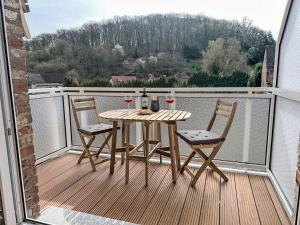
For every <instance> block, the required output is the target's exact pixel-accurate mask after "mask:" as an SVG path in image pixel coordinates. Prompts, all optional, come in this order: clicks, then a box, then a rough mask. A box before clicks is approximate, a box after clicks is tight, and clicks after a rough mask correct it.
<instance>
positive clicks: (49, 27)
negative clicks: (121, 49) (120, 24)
mask: <svg viewBox="0 0 300 225" xmlns="http://www.w3.org/2000/svg"><path fill="white" fill-rule="evenodd" d="M286 2H287V0H51V1H46V0H29V6H30V13H27V14H26V17H27V22H28V25H29V29H30V32H31V35H32V37H35V36H37V35H39V34H41V33H52V32H55V31H56V30H58V29H69V28H76V27H80V26H81V25H82V24H85V23H88V22H95V21H101V20H103V19H109V18H113V17H114V16H124V15H129V16H134V15H147V14H153V13H189V14H203V15H206V16H210V17H214V18H217V19H229V20H232V19H234V20H238V21H242V19H243V18H244V17H247V18H249V19H250V20H251V21H252V22H253V25H255V26H258V27H260V28H262V29H264V30H267V31H271V32H272V34H273V37H274V38H275V39H277V36H278V33H279V29H280V25H281V21H282V17H283V13H284V9H285V6H286Z"/></svg>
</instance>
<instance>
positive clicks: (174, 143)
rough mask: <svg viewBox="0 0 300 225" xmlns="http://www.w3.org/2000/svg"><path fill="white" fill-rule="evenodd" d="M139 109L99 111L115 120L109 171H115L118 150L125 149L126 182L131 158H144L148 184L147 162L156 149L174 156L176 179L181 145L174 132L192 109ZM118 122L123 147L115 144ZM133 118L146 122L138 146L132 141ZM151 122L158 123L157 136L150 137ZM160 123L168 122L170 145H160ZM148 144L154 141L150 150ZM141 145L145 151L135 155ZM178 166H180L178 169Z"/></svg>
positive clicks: (112, 120)
mask: <svg viewBox="0 0 300 225" xmlns="http://www.w3.org/2000/svg"><path fill="white" fill-rule="evenodd" d="M139 111H140V110H137V109H119V110H111V111H106V112H103V113H100V114H99V117H100V118H103V119H108V120H110V121H111V122H112V123H113V131H112V146H111V153H112V154H111V162H110V173H113V172H114V164H115V152H116V151H118V152H122V149H123V150H124V152H125V155H126V161H125V162H126V163H125V165H126V166H125V167H126V179H125V182H126V184H127V183H128V181H129V160H130V159H134V160H141V161H144V162H145V182H146V186H147V185H148V162H149V159H150V158H151V156H152V155H153V154H154V153H158V154H160V155H164V156H167V157H170V158H171V167H172V179H173V182H174V183H176V178H177V170H180V154H179V145H178V137H177V135H175V131H176V130H177V121H185V120H186V119H188V118H190V117H191V115H192V114H191V113H190V112H187V111H180V110H160V111H158V112H155V113H152V114H149V115H140V114H139ZM118 122H122V125H123V126H122V130H123V131H124V132H122V145H124V146H122V147H121V148H119V149H117V148H116V140H117V128H118ZM133 122H141V123H143V141H142V142H140V143H138V144H137V145H135V146H132V145H130V129H129V127H130V124H131V123H133ZM152 123H156V124H158V126H157V128H158V129H157V133H158V134H159V135H158V136H159V137H158V139H157V140H150V138H149V137H150V135H149V134H150V132H149V127H150V125H151V124H152ZM160 123H165V124H167V126H168V136H169V145H170V146H167V147H162V146H161V134H160ZM149 144H151V145H155V146H154V147H153V148H152V149H151V150H150V151H149ZM141 147H144V155H143V156H141V155H133V153H134V152H136V151H137V150H138V149H140V148H141ZM176 167H177V170H176Z"/></svg>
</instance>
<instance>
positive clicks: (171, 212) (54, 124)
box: [29, 88, 294, 224]
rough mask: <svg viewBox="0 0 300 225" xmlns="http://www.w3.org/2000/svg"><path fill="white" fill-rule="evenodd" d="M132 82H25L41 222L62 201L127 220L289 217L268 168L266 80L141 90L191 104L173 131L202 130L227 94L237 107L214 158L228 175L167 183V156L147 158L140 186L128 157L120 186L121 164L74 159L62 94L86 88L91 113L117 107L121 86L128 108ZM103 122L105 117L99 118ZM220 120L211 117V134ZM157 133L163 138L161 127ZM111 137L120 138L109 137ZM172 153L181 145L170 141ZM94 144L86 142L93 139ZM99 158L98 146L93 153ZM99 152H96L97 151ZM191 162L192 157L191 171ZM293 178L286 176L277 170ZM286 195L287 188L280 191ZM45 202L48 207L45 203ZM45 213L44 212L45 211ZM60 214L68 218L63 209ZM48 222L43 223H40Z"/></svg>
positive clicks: (287, 200)
mask: <svg viewBox="0 0 300 225" xmlns="http://www.w3.org/2000/svg"><path fill="white" fill-rule="evenodd" d="M140 92H141V89H138V88H118V89H116V88H53V89H32V90H30V92H29V94H30V105H31V111H32V117H33V132H34V145H35V152H36V157H37V164H38V167H37V173H38V178H39V180H38V186H39V197H40V206H41V209H42V210H43V211H42V213H41V218H40V219H42V220H45V222H49V223H50V222H51V223H54V221H52V220H51V219H55V218H53V217H52V218H51V216H50V217H49V215H51V209H56V208H63V209H66V210H74V211H77V212H82V213H88V214H93V215H97V216H102V217H107V218H112V219H117V220H121V221H127V222H131V223H136V224H290V223H291V222H290V219H289V216H288V213H289V211H288V207H286V205H289V204H292V203H291V197H290V196H292V194H291V192H292V191H293V190H291V189H289V187H287V188H286V189H284V191H285V194H286V196H285V197H284V196H282V195H281V194H282V193H281V192H280V191H278V190H280V188H278V182H277V180H276V179H275V178H274V177H272V176H270V174H269V173H268V168H269V164H270V148H271V132H270V131H271V130H272V129H273V105H274V95H273V90H272V89H270V88H182V89H178V88H174V89H169V88H168V89H164V88H152V89H148V92H149V94H150V95H156V96H158V97H159V99H160V101H161V102H160V106H161V108H166V105H165V104H164V102H163V96H165V95H166V94H167V93H170V92H171V93H172V94H174V95H175V96H176V104H175V105H174V108H176V109H179V110H186V111H190V112H192V117H191V118H190V119H189V120H187V121H185V122H180V123H179V124H178V129H193V128H203V129H205V128H206V126H207V123H208V121H209V118H210V116H211V113H212V111H213V105H214V103H215V101H216V99H217V98H222V99H227V100H231V101H232V100H233V99H234V100H236V101H237V102H238V108H237V113H236V116H235V118H234V122H233V125H232V128H231V130H230V133H229V136H228V138H227V141H226V142H225V144H224V145H223V148H222V149H221V151H220V152H219V154H218V155H217V159H216V161H215V163H216V164H217V165H219V166H220V167H221V168H222V169H223V170H224V171H225V172H226V174H227V175H228V177H229V182H227V183H223V181H222V180H221V179H220V176H219V175H217V174H216V173H212V172H211V171H210V170H207V171H206V172H205V174H203V175H202V176H201V178H200V180H199V181H198V182H197V186H196V188H195V189H194V188H191V187H190V186H189V182H190V177H189V176H187V175H185V174H184V175H178V181H177V184H176V185H174V184H173V183H172V176H171V170H170V166H169V161H168V159H167V158H164V159H163V164H159V160H158V158H156V157H153V159H152V162H151V166H150V171H149V172H150V173H149V185H148V187H147V188H145V187H144V173H143V171H144V166H143V163H142V162H136V161H131V162H130V176H131V178H130V182H129V184H127V185H125V175H124V174H125V168H124V166H123V165H121V163H120V162H119V161H117V163H116V166H115V173H114V174H113V175H109V163H108V162H107V163H102V164H98V165H97V171H96V172H92V171H91V167H90V164H89V163H88V161H87V160H86V161H84V162H83V163H82V164H80V165H78V164H77V158H78V157H79V154H78V153H79V152H80V151H81V149H82V147H81V143H80V141H79V137H78V134H77V131H76V128H75V123H74V119H73V116H72V115H73V114H72V110H71V108H70V101H71V99H72V98H78V97H84V96H94V97H95V98H96V101H97V106H98V109H100V111H102V112H103V111H107V110H111V109H119V108H125V107H126V105H125V104H124V103H123V101H122V96H124V94H125V93H131V94H132V95H133V96H135V103H134V106H133V107H136V108H139V107H140V105H139V104H140V98H139V96H140ZM94 119H95V118H93V116H92V114H89V113H86V112H84V113H81V114H80V120H81V123H83V124H89V123H92V122H93V121H94ZM106 122H108V121H106ZM221 127H222V124H221V123H219V124H217V126H216V127H215V128H214V129H215V131H216V132H218V129H220V128H221ZM131 130H132V132H131V140H133V142H134V141H135V142H136V143H138V141H139V140H141V136H142V135H141V126H140V124H138V123H137V124H136V125H134V126H133V125H132V128H131ZM162 135H163V137H162V139H163V141H164V142H165V144H168V143H167V142H168V141H167V140H168V138H167V136H166V135H167V131H166V128H165V127H162ZM119 137H120V135H119ZM118 144H120V143H118ZM179 144H180V153H181V159H182V160H184V159H185V158H186V156H188V154H189V153H190V149H189V148H188V146H187V145H185V144H184V143H183V142H180V143H179ZM97 145H99V142H95V146H94V147H97ZM108 156H109V151H108V150H107V151H105V152H104V153H103V154H102V155H101V157H100V158H105V157H108ZM99 160H100V159H99ZM199 165H201V163H200V161H198V160H195V161H193V163H192V164H191V167H192V169H195V168H197V167H199ZM287 179H294V177H287ZM289 194H290V195H289ZM49 210H50V211H49ZM49 212H50V213H49ZM64 215H66V216H63V217H64V218H63V219H65V222H66V221H67V222H69V223H70V224H73V222H74V223H75V220H76V217H75V219H74V217H72V218H73V221H68V216H67V213H66V214H64ZM49 220H51V221H49Z"/></svg>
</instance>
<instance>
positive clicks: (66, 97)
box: [63, 94, 72, 149]
mask: <svg viewBox="0 0 300 225" xmlns="http://www.w3.org/2000/svg"><path fill="white" fill-rule="evenodd" d="M63 101H64V114H65V129H66V130H65V131H66V145H67V146H66V147H67V148H68V149H70V148H71V147H72V131H71V115H70V113H71V111H70V101H69V95H68V94H64V96H63Z"/></svg>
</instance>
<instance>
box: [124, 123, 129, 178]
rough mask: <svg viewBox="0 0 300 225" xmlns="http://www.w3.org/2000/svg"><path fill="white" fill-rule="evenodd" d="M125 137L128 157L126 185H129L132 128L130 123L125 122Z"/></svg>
mask: <svg viewBox="0 0 300 225" xmlns="http://www.w3.org/2000/svg"><path fill="white" fill-rule="evenodd" d="M124 124H125V137H126V141H125V142H126V157H125V174H126V177H125V184H128V182H129V151H130V146H129V141H130V139H129V137H130V133H129V126H130V122H125V123H124Z"/></svg>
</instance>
